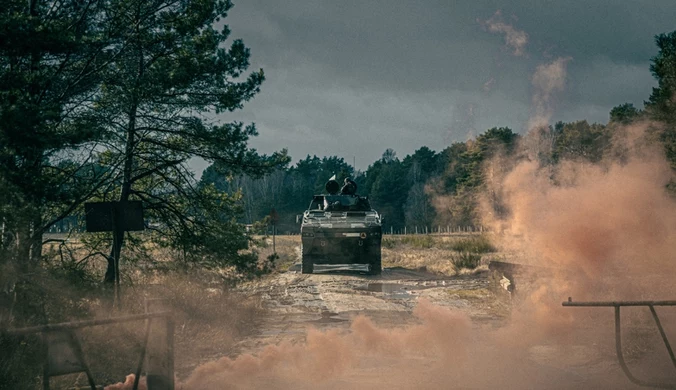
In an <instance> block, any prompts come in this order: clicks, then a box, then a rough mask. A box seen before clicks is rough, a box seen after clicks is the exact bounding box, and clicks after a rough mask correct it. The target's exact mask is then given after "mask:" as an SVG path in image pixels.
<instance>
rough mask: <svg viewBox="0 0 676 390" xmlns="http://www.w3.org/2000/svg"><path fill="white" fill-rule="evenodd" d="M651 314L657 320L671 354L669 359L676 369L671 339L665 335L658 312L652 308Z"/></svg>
mask: <svg viewBox="0 0 676 390" xmlns="http://www.w3.org/2000/svg"><path fill="white" fill-rule="evenodd" d="M650 313H651V314H652V315H653V319H654V320H655V325H657V329H659V330H660V336H662V341H664V346H665V347H666V348H667V352H668V353H669V357H670V358H671V364H673V365H674V368H676V357H674V350H673V349H671V344H669V339H668V338H667V334H666V333H664V328H662V323H661V322H660V317H658V316H657V312H656V311H655V307H654V306H652V305H651V306H650Z"/></svg>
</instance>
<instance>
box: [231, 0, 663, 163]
mask: <svg viewBox="0 0 676 390" xmlns="http://www.w3.org/2000/svg"><path fill="white" fill-rule="evenodd" d="M235 3H236V4H235V7H234V8H233V10H232V11H231V12H230V16H229V17H228V18H227V20H226V22H227V23H228V24H229V25H230V27H231V29H232V31H233V34H232V35H233V37H235V38H243V39H244V42H245V44H246V45H247V46H249V47H250V48H251V51H252V67H253V68H259V67H262V68H263V69H264V70H265V72H266V75H267V80H266V82H265V83H264V84H263V88H262V91H261V93H260V94H259V95H258V96H257V97H256V98H255V99H254V100H253V101H252V102H250V103H248V104H247V105H246V106H245V109H244V110H243V111H241V112H238V113H235V114H231V115H229V116H227V117H224V119H226V120H230V119H241V120H245V121H254V122H256V124H257V126H258V128H259V132H260V136H259V137H257V139H255V140H254V141H253V142H252V145H254V146H256V147H258V148H259V149H260V150H262V151H265V152H271V151H273V150H278V149H279V148H281V147H288V148H289V152H290V154H291V155H292V156H293V157H294V158H295V159H298V158H303V157H304V156H305V155H306V154H317V155H334V154H337V155H339V156H343V157H345V158H346V160H348V161H352V157H353V156H355V157H356V160H357V166H358V167H359V168H362V169H363V168H365V167H366V166H367V165H368V164H370V163H371V162H373V161H374V160H376V159H377V158H379V157H380V155H381V154H382V152H383V151H384V150H385V148H388V147H391V148H393V149H395V150H396V151H397V152H398V155H399V156H402V157H403V156H405V155H406V154H407V153H411V152H413V151H414V150H415V149H417V148H419V147H421V146H423V145H426V146H429V147H431V148H433V149H436V150H441V149H443V148H444V147H445V146H447V145H448V144H449V143H450V142H454V141H464V140H465V139H467V137H468V136H474V135H476V134H475V133H480V132H482V131H484V130H485V129H487V128H489V127H493V126H509V127H512V128H513V129H514V130H516V131H523V130H525V128H526V127H527V125H528V122H529V116H530V115H531V113H532V107H531V106H532V98H533V93H534V91H533V84H532V75H533V73H534V72H535V71H536V69H537V67H538V66H539V65H542V64H545V63H551V62H552V61H554V60H555V59H556V58H568V57H570V58H571V60H570V61H569V62H568V63H567V69H566V71H567V74H566V80H565V85H564V86H563V89H562V91H559V92H557V93H554V94H552V96H551V97H550V98H551V102H550V106H551V109H552V116H551V120H552V121H554V120H579V119H587V120H589V121H591V122H605V121H607V119H608V112H609V111H610V109H611V108H612V107H613V106H615V105H618V104H622V103H625V102H631V103H634V104H635V105H636V106H637V107H642V101H643V100H644V99H647V97H648V96H649V94H650V91H651V87H652V86H653V85H654V81H653V80H652V77H651V76H650V72H649V60H650V57H651V56H654V55H655V54H656V48H655V45H654V35H655V34H658V33H662V32H669V31H671V30H673V29H674V28H675V26H674V24H673V15H676V2H674V1H671V0H668V1H660V0H654V1H616V0H594V1H592V0H589V1H544V0H518V1H517V0H515V1H509V2H506V1H494V0H486V1H472V2H469V1H454V2H451V1H446V0H420V1H415V2H413V1H397V0H369V1H348V0H345V1H339V2H337V1H334V0H278V1H272V0H238V1H236V2H235ZM497 11H500V13H499V14H498V15H499V17H500V23H503V24H504V25H501V27H500V28H499V29H496V31H494V32H491V31H490V30H489V29H487V28H486V25H485V21H487V20H490V19H491V18H492V17H494V15H496V12H497ZM506 26H510V27H509V28H508V27H506ZM510 28H511V30H510ZM510 31H512V32H514V31H517V32H518V31H523V32H524V33H525V34H526V36H527V43H526V44H525V45H523V53H519V54H521V55H519V56H515V55H514V53H515V49H514V46H511V47H509V46H507V45H506V43H505V42H506V41H505V38H506V37H505V35H504V34H506V33H507V32H510Z"/></svg>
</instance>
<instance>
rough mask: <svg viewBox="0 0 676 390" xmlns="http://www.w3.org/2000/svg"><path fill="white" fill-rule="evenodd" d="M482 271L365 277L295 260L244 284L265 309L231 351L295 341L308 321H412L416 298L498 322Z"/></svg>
mask: <svg viewBox="0 0 676 390" xmlns="http://www.w3.org/2000/svg"><path fill="white" fill-rule="evenodd" d="M488 285H489V282H488V277H487V274H485V273H479V274H476V275H470V276H456V277H448V276H441V275H436V274H433V273H430V272H426V271H424V270H409V269H404V268H385V269H384V270H383V273H382V274H381V275H380V276H368V275H366V274H365V272H363V271H362V270H361V269H360V268H358V266H355V267H332V266H316V267H315V273H314V274H310V275H308V274H301V273H300V264H296V265H294V266H293V267H291V268H290V270H289V271H288V272H285V273H280V274H277V275H274V276H272V277H269V278H266V279H264V280H261V281H258V282H256V283H252V284H250V285H247V286H245V287H243V290H245V292H246V293H247V294H256V295H259V296H260V297H261V299H262V304H263V306H264V307H265V308H266V312H267V314H266V315H265V316H264V318H262V319H261V321H260V322H259V324H258V327H257V330H256V331H255V332H254V335H253V336H252V337H249V338H247V339H245V340H242V341H241V342H240V343H239V344H238V345H237V346H236V348H234V350H233V351H231V355H233V356H235V355H239V354H241V353H246V352H250V353H251V352H253V353H255V352H256V351H257V350H259V349H260V348H262V347H264V346H266V345H270V344H278V343H280V342H281V341H283V340H286V341H292V342H300V341H302V340H303V339H304V338H305V335H306V331H307V328H308V327H309V326H312V327H315V328H318V329H329V328H345V329H347V328H348V327H349V325H350V323H351V320H352V319H354V318H355V317H356V316H358V315H365V316H367V317H369V318H370V319H371V320H373V321H374V322H375V323H376V324H377V325H378V326H380V327H385V328H387V327H400V326H404V325H407V324H411V323H413V322H415V321H416V320H415V318H414V317H413V316H412V311H413V309H414V307H415V306H416V304H417V302H418V301H419V300H420V299H426V300H428V301H430V302H432V303H434V304H435V305H439V306H445V307H452V308H455V309H458V310H461V311H463V312H465V313H466V314H468V315H469V316H470V318H471V319H472V320H473V323H474V324H476V325H477V326H499V325H500V324H501V323H502V322H503V321H504V318H505V306H504V304H501V303H500V302H498V301H497V300H496V299H495V297H494V296H493V295H492V294H491V293H490V292H489V290H488Z"/></svg>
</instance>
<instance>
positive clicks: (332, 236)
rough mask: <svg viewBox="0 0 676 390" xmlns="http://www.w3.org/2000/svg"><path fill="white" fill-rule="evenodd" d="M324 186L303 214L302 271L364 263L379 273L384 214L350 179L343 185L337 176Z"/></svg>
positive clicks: (309, 271)
mask: <svg viewBox="0 0 676 390" xmlns="http://www.w3.org/2000/svg"><path fill="white" fill-rule="evenodd" d="M325 189H326V192H327V193H326V194H322V195H315V196H314V197H313V198H312V202H311V203H310V207H309V208H308V209H307V210H306V211H305V212H304V213H303V215H302V225H301V228H300V231H301V253H302V257H303V259H302V267H301V271H302V273H304V274H311V273H312V272H313V271H314V265H315V264H332V265H333V264H364V265H367V272H368V274H370V275H379V274H380V273H381V271H382V266H381V252H380V244H381V240H382V225H381V216H380V215H379V214H378V212H377V211H375V210H373V209H372V208H371V204H370V203H369V200H368V198H367V197H364V196H359V195H357V193H356V192H357V185H356V183H355V182H353V181H352V180H350V179H345V183H344V185H343V187H342V188H341V187H340V184H338V182H337V181H336V180H335V175H334V176H333V177H332V178H331V179H329V181H328V182H327V183H326V187H325ZM300 218H301V216H299V219H300Z"/></svg>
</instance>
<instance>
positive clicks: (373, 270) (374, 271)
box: [369, 255, 383, 275]
mask: <svg viewBox="0 0 676 390" xmlns="http://www.w3.org/2000/svg"><path fill="white" fill-rule="evenodd" d="M382 272H383V265H382V260H381V256H380V255H378V256H373V258H372V259H371V261H370V262H369V275H380V274H381V273H382Z"/></svg>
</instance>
